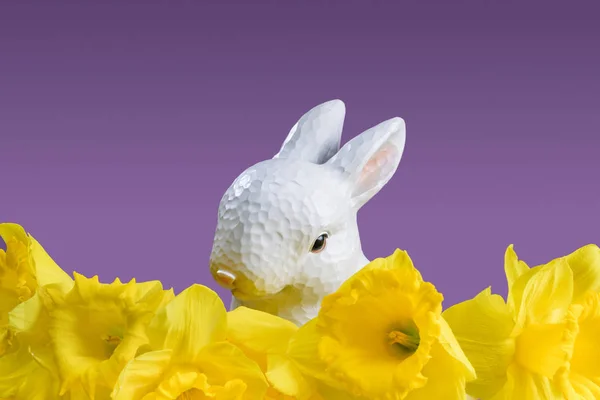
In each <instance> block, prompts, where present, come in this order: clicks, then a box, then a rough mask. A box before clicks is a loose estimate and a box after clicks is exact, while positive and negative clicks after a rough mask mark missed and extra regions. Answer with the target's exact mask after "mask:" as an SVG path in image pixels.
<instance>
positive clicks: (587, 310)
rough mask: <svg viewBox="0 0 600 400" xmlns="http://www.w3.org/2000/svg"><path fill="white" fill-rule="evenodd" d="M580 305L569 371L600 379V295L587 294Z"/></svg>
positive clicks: (596, 293)
mask: <svg viewBox="0 0 600 400" xmlns="http://www.w3.org/2000/svg"><path fill="white" fill-rule="evenodd" d="M582 303H583V307H582V314H581V315H580V316H579V334H578V335H577V337H576V339H575V348H574V351H573V357H572V359H571V370H572V371H574V372H575V373H578V374H580V375H583V376H588V377H597V378H600V343H599V340H600V293H599V292H588V294H587V295H586V296H585V297H584V299H583V302H582Z"/></svg>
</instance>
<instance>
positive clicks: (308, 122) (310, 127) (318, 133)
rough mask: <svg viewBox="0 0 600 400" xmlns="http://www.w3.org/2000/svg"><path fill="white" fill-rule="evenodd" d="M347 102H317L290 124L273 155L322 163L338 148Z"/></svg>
mask: <svg viewBox="0 0 600 400" xmlns="http://www.w3.org/2000/svg"><path fill="white" fill-rule="evenodd" d="M345 116H346V106H345V105H344V103H343V102H342V101H341V100H331V101H328V102H326V103H323V104H320V105H318V106H316V107H314V108H313V109H311V110H310V111H308V112H307V113H306V114H304V115H303V116H302V118H300V120H299V121H298V122H297V123H296V125H294V126H293V127H292V129H291V130H290V133H289V134H288V136H287V138H286V139H285V141H284V142H283V145H282V146H281V150H279V153H277V154H276V155H275V156H274V157H273V158H288V159H299V160H304V161H308V162H312V163H315V164H323V163H325V162H326V161H327V160H329V159H330V158H331V156H333V155H334V154H335V153H336V152H337V151H338V150H339V148H340V140H341V137H342V128H343V126H344V117H345Z"/></svg>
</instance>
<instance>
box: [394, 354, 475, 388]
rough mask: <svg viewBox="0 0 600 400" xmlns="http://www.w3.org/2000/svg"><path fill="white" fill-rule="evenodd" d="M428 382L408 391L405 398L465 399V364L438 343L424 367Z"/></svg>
mask: <svg viewBox="0 0 600 400" xmlns="http://www.w3.org/2000/svg"><path fill="white" fill-rule="evenodd" d="M423 375H425V377H426V378H427V384H426V385H425V386H423V387H421V388H418V389H415V390H413V391H411V392H409V393H408V395H407V396H406V398H405V400H431V399H444V400H464V398H465V383H466V377H467V374H465V365H464V364H463V362H462V361H459V360H458V359H457V358H456V357H455V356H454V355H451V354H450V353H448V351H447V350H446V348H445V347H444V346H443V345H442V344H440V343H436V344H434V345H433V347H432V348H431V360H429V362H428V363H427V364H426V365H425V367H424V368H423Z"/></svg>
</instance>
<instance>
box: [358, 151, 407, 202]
mask: <svg viewBox="0 0 600 400" xmlns="http://www.w3.org/2000/svg"><path fill="white" fill-rule="evenodd" d="M397 157H398V148H397V147H396V146H394V145H393V144H390V143H386V144H384V145H383V146H382V147H381V148H380V149H379V150H378V151H377V152H376V153H375V154H373V156H372V157H371V158H370V159H369V161H368V162H367V163H366V164H365V166H364V167H363V169H362V171H361V174H360V177H359V179H358V185H357V186H358V187H357V192H358V193H362V192H365V191H367V190H369V189H372V188H373V187H375V186H377V185H381V184H383V183H385V182H384V181H383V180H385V179H386V178H388V175H389V174H390V172H392V170H393V169H394V165H395V160H396V158H397Z"/></svg>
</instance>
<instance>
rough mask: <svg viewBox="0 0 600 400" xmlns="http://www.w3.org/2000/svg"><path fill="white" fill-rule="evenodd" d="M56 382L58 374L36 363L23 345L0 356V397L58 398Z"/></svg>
mask: <svg viewBox="0 0 600 400" xmlns="http://www.w3.org/2000/svg"><path fill="white" fill-rule="evenodd" d="M31 377H35V379H32V378H31ZM58 382H59V381H58V376H57V375H55V374H53V373H52V371H50V370H48V369H46V368H44V367H43V366H41V365H40V364H39V363H37V362H36V361H35V359H33V358H32V357H31V355H30V354H29V352H28V351H27V348H26V347H24V346H23V347H21V348H20V349H18V350H17V351H15V352H13V353H11V354H7V355H5V356H4V357H0V398H7V399H31V400H55V399H56V400H58V399H59V398H60V396H59V392H58V390H59V386H58Z"/></svg>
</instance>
